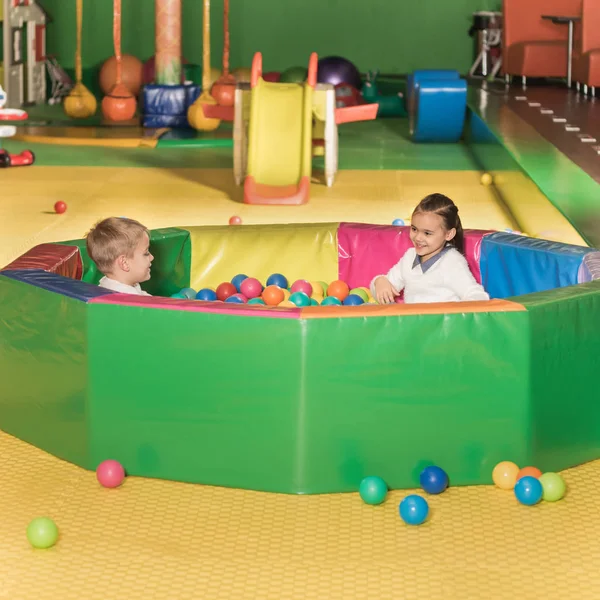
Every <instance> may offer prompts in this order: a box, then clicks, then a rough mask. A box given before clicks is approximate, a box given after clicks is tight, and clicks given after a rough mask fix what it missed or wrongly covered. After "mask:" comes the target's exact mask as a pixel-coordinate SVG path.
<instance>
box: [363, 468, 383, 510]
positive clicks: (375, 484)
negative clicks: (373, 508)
mask: <svg viewBox="0 0 600 600" xmlns="http://www.w3.org/2000/svg"><path fill="white" fill-rule="evenodd" d="M387 492H388V488H387V485H386V483H385V481H384V480H383V479H381V477H377V476H376V475H371V476H369V477H365V478H364V479H363V480H362V481H361V482H360V486H359V488H358V493H359V494H360V497H361V498H362V501H363V502H364V503H365V504H372V505H376V504H381V503H382V502H383V501H384V500H385V497H386V496H387Z"/></svg>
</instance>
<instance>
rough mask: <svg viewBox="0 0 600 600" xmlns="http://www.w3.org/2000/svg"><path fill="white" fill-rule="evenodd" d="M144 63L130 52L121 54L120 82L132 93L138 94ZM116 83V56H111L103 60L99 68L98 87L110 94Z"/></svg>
mask: <svg viewBox="0 0 600 600" xmlns="http://www.w3.org/2000/svg"><path fill="white" fill-rule="evenodd" d="M143 71H144V65H143V64H142V61H141V60H139V58H136V57H135V56H131V54H123V55H122V56H121V83H123V84H125V87H126V88H127V89H128V90H129V91H130V92H131V93H132V94H133V95H134V96H138V95H139V93H140V89H141V88H142V75H143ZM115 83H117V58H116V56H111V57H110V58H107V59H106V60H105V61H104V64H103V65H102V68H101V69H100V88H101V89H102V92H104V94H110V91H111V90H112V89H113V87H114V85H115Z"/></svg>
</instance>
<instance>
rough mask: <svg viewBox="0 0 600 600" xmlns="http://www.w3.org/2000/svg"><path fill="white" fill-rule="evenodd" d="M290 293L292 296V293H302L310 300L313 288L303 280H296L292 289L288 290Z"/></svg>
mask: <svg viewBox="0 0 600 600" xmlns="http://www.w3.org/2000/svg"><path fill="white" fill-rule="evenodd" d="M290 291H291V292H292V294H293V293H294V292H304V293H305V294H306V295H307V296H308V297H309V298H310V297H311V296H312V293H313V287H312V285H311V284H310V283H309V282H308V281H306V280H305V279H298V280H297V281H294V283H293V284H292V287H291V288H290Z"/></svg>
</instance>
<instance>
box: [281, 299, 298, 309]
mask: <svg viewBox="0 0 600 600" xmlns="http://www.w3.org/2000/svg"><path fill="white" fill-rule="evenodd" d="M277 306H281V307H284V308H297V306H296V305H295V304H294V303H293V302H290V301H289V300H284V301H283V302H280V303H279V304H278V305H277Z"/></svg>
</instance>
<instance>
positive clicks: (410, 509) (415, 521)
mask: <svg viewBox="0 0 600 600" xmlns="http://www.w3.org/2000/svg"><path fill="white" fill-rule="evenodd" d="M398 512H399V513H400V518H401V519H402V520H403V521H404V522H405V523H406V524H407V525H421V523H424V522H425V519H427V515H428V514H429V504H427V500H425V498H423V497H422V496H417V495H416V494H413V495H411V496H406V498H404V500H402V502H400V506H399V507H398Z"/></svg>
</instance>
